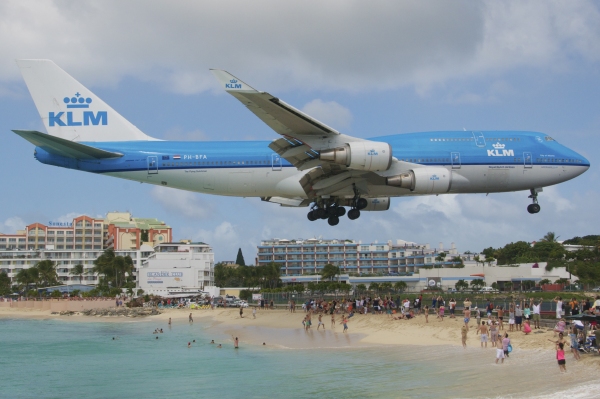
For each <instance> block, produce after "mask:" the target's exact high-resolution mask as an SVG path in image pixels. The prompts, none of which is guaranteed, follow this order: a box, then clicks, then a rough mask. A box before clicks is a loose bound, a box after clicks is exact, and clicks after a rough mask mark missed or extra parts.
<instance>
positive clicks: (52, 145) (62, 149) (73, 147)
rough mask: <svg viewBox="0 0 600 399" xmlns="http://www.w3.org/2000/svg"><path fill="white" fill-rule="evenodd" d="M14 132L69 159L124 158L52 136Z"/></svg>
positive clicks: (116, 153)
mask: <svg viewBox="0 0 600 399" xmlns="http://www.w3.org/2000/svg"><path fill="white" fill-rule="evenodd" d="M13 132H15V133H16V134H18V135H19V136H21V137H23V138H24V139H25V140H27V141H29V142H30V143H32V144H33V145H35V146H36V147H40V148H42V149H43V150H45V151H48V152H49V153H51V154H54V155H60V156H63V157H67V158H75V159H106V158H120V157H122V156H123V154H120V153H118V152H110V151H105V150H101V149H99V148H95V147H90V146H88V145H85V144H81V143H76V142H74V141H69V140H65V139H61V138H60V137H56V136H51V135H49V134H45V133H42V132H38V131H35V130H13Z"/></svg>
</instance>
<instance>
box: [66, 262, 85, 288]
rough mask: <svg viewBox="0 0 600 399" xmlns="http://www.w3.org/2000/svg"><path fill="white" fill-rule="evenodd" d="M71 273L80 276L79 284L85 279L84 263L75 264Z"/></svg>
mask: <svg viewBox="0 0 600 399" xmlns="http://www.w3.org/2000/svg"><path fill="white" fill-rule="evenodd" d="M69 274H70V275H72V276H79V284H81V280H83V265H82V264H81V263H80V264H78V265H75V266H73V268H72V269H71V271H70V272H69Z"/></svg>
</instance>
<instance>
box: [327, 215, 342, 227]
mask: <svg viewBox="0 0 600 399" xmlns="http://www.w3.org/2000/svg"><path fill="white" fill-rule="evenodd" d="M339 222H340V218H339V217H337V216H329V219H327V223H329V225H330V226H335V225H336V224H338V223H339Z"/></svg>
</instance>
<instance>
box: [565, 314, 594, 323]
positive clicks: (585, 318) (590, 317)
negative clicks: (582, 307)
mask: <svg viewBox="0 0 600 399" xmlns="http://www.w3.org/2000/svg"><path fill="white" fill-rule="evenodd" d="M565 319H567V320H581V321H600V318H599V317H597V316H595V315H591V314H576V315H573V316H567V317H565Z"/></svg>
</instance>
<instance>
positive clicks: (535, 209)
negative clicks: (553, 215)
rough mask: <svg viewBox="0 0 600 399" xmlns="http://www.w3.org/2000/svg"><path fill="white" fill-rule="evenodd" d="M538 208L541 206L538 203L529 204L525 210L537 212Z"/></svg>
mask: <svg viewBox="0 0 600 399" xmlns="http://www.w3.org/2000/svg"><path fill="white" fill-rule="evenodd" d="M540 209H541V207H540V206H539V205H538V204H530V205H529V206H527V212H529V213H531V214H533V213H538V212H539V211H540Z"/></svg>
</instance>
